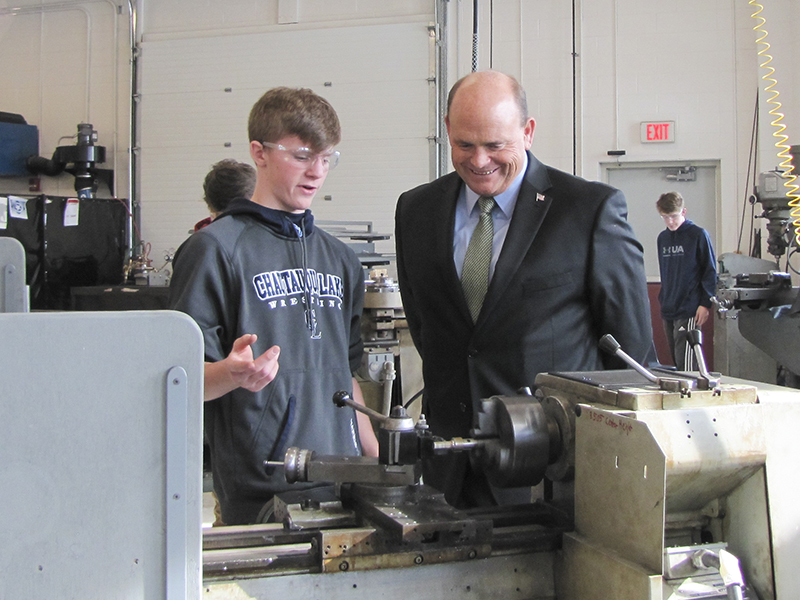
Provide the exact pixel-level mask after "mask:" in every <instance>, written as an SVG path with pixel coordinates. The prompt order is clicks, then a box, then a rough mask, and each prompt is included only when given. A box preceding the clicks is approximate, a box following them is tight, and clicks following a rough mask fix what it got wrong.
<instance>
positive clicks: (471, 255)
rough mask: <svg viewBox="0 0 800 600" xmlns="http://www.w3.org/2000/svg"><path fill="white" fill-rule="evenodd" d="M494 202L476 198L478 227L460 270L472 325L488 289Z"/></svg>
mask: <svg viewBox="0 0 800 600" xmlns="http://www.w3.org/2000/svg"><path fill="white" fill-rule="evenodd" d="M494 205H495V201H494V198H492V197H491V196H481V197H480V198H478V208H479V209H480V211H481V216H480V219H479V220H478V225H477V227H475V231H474V232H473V233H472V237H471V238H470V240H469V245H468V246H467V253H466V255H465V256H464V266H463V268H462V270H461V287H462V288H463V289H464V298H466V300H467V306H468V307H469V312H470V314H471V315H472V321H473V323H474V322H475V321H477V320H478V314H479V313H480V312H481V306H483V297H484V296H485V295H486V290H487V289H489V265H491V263H492V238H493V237H494V224H493V223H492V209H493V208H494Z"/></svg>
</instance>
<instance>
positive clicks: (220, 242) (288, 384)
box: [170, 87, 377, 525]
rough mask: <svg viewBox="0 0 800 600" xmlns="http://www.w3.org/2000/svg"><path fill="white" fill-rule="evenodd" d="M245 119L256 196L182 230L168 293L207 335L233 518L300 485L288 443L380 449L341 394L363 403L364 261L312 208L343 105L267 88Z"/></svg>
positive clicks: (211, 434) (216, 469)
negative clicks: (290, 468) (291, 469)
mask: <svg viewBox="0 0 800 600" xmlns="http://www.w3.org/2000/svg"><path fill="white" fill-rule="evenodd" d="M248 130H249V135H250V156H251V157H252V159H253V161H254V163H255V165H256V185H255V189H254V191H253V195H252V198H250V199H237V200H233V201H232V202H231V203H230V205H229V206H228V207H227V209H226V210H225V212H223V213H222V215H220V216H219V217H218V218H217V219H215V220H214V222H213V223H211V224H210V225H208V226H207V227H204V228H203V229H201V230H200V231H198V232H197V233H195V234H193V235H191V236H190V237H189V238H188V239H187V240H186V241H185V242H184V243H183V245H182V246H181V247H180V248H179V249H178V252H177V253H176V255H175V260H174V273H173V276H172V281H171V284H170V305H171V307H172V308H174V309H177V310H181V311H184V312H186V313H187V314H189V315H190V316H191V317H193V318H194V320H195V321H196V322H197V324H198V325H199V326H200V329H201V331H202V332H203V336H204V339H205V360H206V365H205V377H204V398H205V400H206V403H205V410H204V424H205V428H206V436H207V439H208V443H209V450H210V455H211V470H212V473H213V477H214V491H215V493H216V495H217V497H218V499H219V503H220V509H221V516H222V521H223V522H224V523H225V524H226V525H237V524H246V523H253V522H256V521H257V520H258V519H259V516H260V514H261V512H262V509H263V508H264V506H265V503H267V502H268V501H270V500H271V498H272V497H273V495H274V494H275V493H277V492H280V491H283V490H287V489H289V488H290V485H289V484H287V482H286V479H285V474H284V473H283V470H282V469H274V468H272V467H270V468H265V463H264V461H267V460H269V461H276V460H277V461H280V460H283V458H284V455H285V452H286V449H287V448H289V447H290V446H296V447H300V448H304V449H308V450H312V451H315V452H317V453H318V454H323V455H330V454H335V455H347V456H355V455H359V454H362V452H363V453H365V454H370V455H377V440H376V438H375V434H374V432H373V430H372V426H371V424H370V422H369V419H368V417H366V415H363V414H362V413H356V411H354V410H352V409H351V408H337V407H336V406H334V404H333V402H332V398H333V395H334V394H335V393H336V392H337V391H340V390H344V391H348V392H351V395H352V397H353V398H354V399H355V400H356V401H357V402H361V403H363V398H362V396H361V390H360V388H359V386H358V383H357V382H356V380H355V378H354V377H353V372H355V370H356V369H357V368H358V367H359V366H360V363H361V356H362V352H363V343H362V340H361V331H360V318H361V310H362V306H363V300H364V275H363V268H362V266H361V264H360V262H359V260H358V258H357V257H356V255H355V253H354V252H353V251H352V250H351V249H350V248H348V247H347V246H346V245H345V244H344V243H343V242H341V241H340V240H338V239H336V238H335V237H333V236H332V235H330V234H328V233H326V232H325V231H323V230H321V229H318V228H317V227H315V226H314V217H313V215H312V214H311V210H310V207H311V203H312V201H313V199H314V197H315V196H316V194H317V191H318V190H319V188H320V187H321V186H322V184H323V183H324V181H325V179H326V177H327V176H328V172H329V171H330V169H332V168H334V167H335V166H336V163H337V162H338V160H339V152H338V151H337V150H335V149H334V148H335V146H336V145H337V144H338V143H339V141H340V138H341V130H340V125H339V119H338V117H337V115H336V112H335V111H334V109H333V107H332V106H331V105H330V104H329V103H328V102H327V101H326V100H325V99H324V98H322V97H320V96H318V95H317V94H315V93H314V92H313V91H311V90H308V89H294V88H286V87H281V88H274V89H272V90H269V91H268V92H266V93H265V94H264V95H263V96H262V97H261V98H260V99H259V100H258V101H257V102H256V104H255V105H254V106H253V108H252V110H251V112H250V120H249V126H248ZM279 355H280V359H281V362H282V363H283V367H282V368H281V369H280V370H279V369H278V356H279ZM309 485H313V484H293V485H292V486H291V488H292V489H302V488H303V487H308V486H309Z"/></svg>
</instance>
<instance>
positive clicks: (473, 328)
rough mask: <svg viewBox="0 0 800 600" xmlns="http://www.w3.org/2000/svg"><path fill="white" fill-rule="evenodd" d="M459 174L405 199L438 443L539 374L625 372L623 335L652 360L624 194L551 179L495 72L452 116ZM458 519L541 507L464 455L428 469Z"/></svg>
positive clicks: (455, 97)
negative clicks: (495, 483)
mask: <svg viewBox="0 0 800 600" xmlns="http://www.w3.org/2000/svg"><path fill="white" fill-rule="evenodd" d="M445 124H446V126H447V134H448V138H449V141H450V148H451V154H452V161H453V166H454V167H455V172H454V173H450V174H447V175H445V176H443V177H440V178H439V179H437V180H436V181H433V182H431V183H427V184H424V185H421V186H419V187H417V188H415V189H413V190H410V191H408V192H405V193H404V194H402V195H401V196H400V199H399V200H398V203H397V210H396V215H395V225H396V229H395V231H396V237H395V241H396V247H397V263H398V276H399V285H400V292H401V294H402V299H403V306H404V308H405V314H406V317H407V319H408V326H409V330H410V332H411V335H412V338H413V340H414V344H415V345H416V347H417V350H419V353H420V355H421V357H422V366H423V379H424V381H425V393H424V396H423V412H424V413H425V416H426V418H427V422H428V424H429V426H430V429H431V431H432V433H434V434H435V435H438V436H442V437H444V438H448V439H449V438H453V437H465V436H469V434H470V429H471V428H472V427H473V413H474V406H475V404H476V403H477V402H479V401H480V400H481V399H483V398H488V397H490V396H492V395H495V394H512V395H516V394H518V393H519V390H520V389H521V388H524V387H531V386H533V384H534V381H535V378H536V376H537V375H538V374H539V373H542V372H548V371H592V370H599V369H611V368H625V364H624V363H623V362H622V361H620V360H619V359H617V358H616V357H614V356H610V355H608V354H605V353H602V352H601V350H600V349H599V347H598V342H599V340H600V338H601V337H602V336H603V335H604V334H607V333H609V334H612V335H613V336H614V337H615V338H616V339H617V340H618V341H619V342H620V344H621V345H622V348H623V349H624V351H625V352H626V353H628V354H629V355H630V356H632V357H633V358H634V359H636V360H637V361H639V362H641V363H647V362H648V360H652V359H654V356H653V354H652V349H653V341H652V340H653V338H652V326H651V322H650V305H649V300H648V296H647V285H646V279H645V272H644V260H643V251H642V246H641V244H640V243H639V242H638V241H637V239H636V237H635V236H634V233H633V230H632V229H631V226H630V225H629V224H628V221H627V219H626V217H627V208H626V204H625V198H624V196H623V194H622V192H620V191H619V190H617V189H614V188H612V187H609V186H607V185H604V184H602V183H596V182H590V181H586V180H584V179H581V178H579V177H575V176H573V175H570V174H568V173H564V172H562V171H558V170H556V169H554V168H552V167H548V166H546V165H544V164H542V163H541V162H539V160H537V158H536V157H535V156H534V155H533V154H532V153H531V152H530V148H531V144H532V143H533V132H534V127H535V121H534V120H533V118H531V117H530V116H529V114H528V108H527V102H526V100H525V92H524V90H523V89H522V86H520V84H519V83H518V82H517V81H516V80H515V79H514V78H513V77H510V76H508V75H505V74H502V73H498V72H496V71H484V72H477V73H471V74H469V75H467V76H466V77H464V78H463V79H461V80H460V81H459V82H458V83H456V84H455V85H454V86H453V88H452V90H451V92H450V96H449V98H448V106H447V115H446V117H445ZM423 477H424V479H425V482H426V483H427V484H430V485H432V486H433V487H436V488H438V489H440V490H441V491H443V492H444V493H445V497H446V498H447V500H448V501H449V502H450V503H451V504H453V505H455V506H457V507H471V506H480V505H491V504H493V503H496V502H502V503H508V502H520V501H525V500H530V490H524V489H522V490H515V491H508V492H503V491H501V490H496V489H494V488H492V487H491V486H490V485H489V483H488V481H487V480H486V477H485V475H484V474H483V473H479V472H477V470H475V471H474V470H473V469H472V466H471V465H470V462H469V460H468V457H466V456H464V455H463V454H461V455H457V454H453V455H451V456H444V457H436V458H433V459H431V460H429V461H426V463H425V464H424V466H423Z"/></svg>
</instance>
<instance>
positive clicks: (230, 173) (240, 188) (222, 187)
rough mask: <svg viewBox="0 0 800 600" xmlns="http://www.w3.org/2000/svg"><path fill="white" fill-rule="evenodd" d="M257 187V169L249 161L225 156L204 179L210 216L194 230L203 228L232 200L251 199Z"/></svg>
mask: <svg viewBox="0 0 800 600" xmlns="http://www.w3.org/2000/svg"><path fill="white" fill-rule="evenodd" d="M255 187H256V170H255V169H254V168H253V167H251V166H250V165H248V164H247V163H243V162H239V161H238V160H233V159H232V158H224V159H222V160H221V161H219V162H218V163H215V164H214V165H213V166H212V167H211V170H210V171H209V172H208V174H206V178H205V180H204V181H203V200H204V201H205V203H206V205H207V206H208V212H210V213H211V215H210V216H208V217H206V218H205V219H203V220H202V221H199V222H198V223H197V224H196V225H195V226H194V230H195V231H197V230H198V229H202V228H203V227H205V226H206V225H208V224H209V223H211V222H212V221H213V220H214V219H216V218H217V217H218V216H219V215H220V214H222V213H223V212H224V211H225V209H226V208H228V204H230V203H231V201H232V200H236V199H244V200H249V199H250V198H252V196H253V190H254V189H255Z"/></svg>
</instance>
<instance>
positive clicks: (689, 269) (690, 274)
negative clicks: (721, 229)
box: [656, 192, 717, 371]
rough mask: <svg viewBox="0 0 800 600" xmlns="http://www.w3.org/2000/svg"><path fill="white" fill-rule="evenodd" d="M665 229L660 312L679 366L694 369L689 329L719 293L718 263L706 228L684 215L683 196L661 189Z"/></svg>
mask: <svg viewBox="0 0 800 600" xmlns="http://www.w3.org/2000/svg"><path fill="white" fill-rule="evenodd" d="M656 208H657V209H658V214H659V215H661V218H662V219H664V224H665V225H666V229H664V231H662V232H661V233H659V234H658V241H657V242H658V268H659V271H660V272H661V291H660V292H659V293H658V301H659V303H660V304H661V318H662V320H663V322H664V333H665V334H666V336H667V343H668V345H669V349H670V352H671V353H672V360H673V361H674V362H675V366H676V367H677V368H678V370H680V371H693V370H696V369H697V367H698V365H697V358H696V357H695V355H694V352H693V351H692V346H691V345H690V344H689V338H688V334H689V331H691V330H692V329H700V328H701V327H702V326H703V324H704V323H705V322H706V321H707V320H708V316H709V314H710V311H711V298H712V297H713V296H714V295H715V294H716V288H717V266H716V259H715V258H714V248H713V247H712V246H711V238H710V237H709V236H708V232H707V231H706V230H705V229H703V228H702V227H700V226H699V225H695V224H694V223H692V222H691V221H690V220H688V219H687V218H686V206H685V205H684V202H683V196H681V195H680V194H679V193H678V192H667V193H665V194H661V196H660V197H659V198H658V200H657V201H656Z"/></svg>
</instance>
